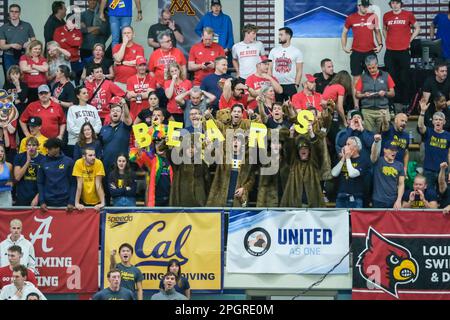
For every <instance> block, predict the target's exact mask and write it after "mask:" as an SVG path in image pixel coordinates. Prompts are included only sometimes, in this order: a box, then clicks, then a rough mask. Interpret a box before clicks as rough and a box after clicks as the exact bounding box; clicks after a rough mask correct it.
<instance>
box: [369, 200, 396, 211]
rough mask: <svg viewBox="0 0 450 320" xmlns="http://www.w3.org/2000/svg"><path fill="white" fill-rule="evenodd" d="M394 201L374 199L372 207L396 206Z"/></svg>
mask: <svg viewBox="0 0 450 320" xmlns="http://www.w3.org/2000/svg"><path fill="white" fill-rule="evenodd" d="M394 203H395V200H394V202H392V203H388V202H381V201H377V200H372V208H382V209H390V208H392V207H394Z"/></svg>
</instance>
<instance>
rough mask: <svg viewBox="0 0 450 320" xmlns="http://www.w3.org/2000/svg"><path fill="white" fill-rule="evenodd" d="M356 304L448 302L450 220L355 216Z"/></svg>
mask: <svg viewBox="0 0 450 320" xmlns="http://www.w3.org/2000/svg"><path fill="white" fill-rule="evenodd" d="M351 217H352V238H353V240H352V251H353V289H352V298H353V299H355V300H374V299H378V300H400V299H402V300H406V299H408V300H418V299H420V300H425V299H426V300H437V299H440V300H442V299H445V300H450V216H444V215H443V214H442V211H352V212H351Z"/></svg>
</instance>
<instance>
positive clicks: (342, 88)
mask: <svg viewBox="0 0 450 320" xmlns="http://www.w3.org/2000/svg"><path fill="white" fill-rule="evenodd" d="M316 83H317V78H316ZM349 96H350V97H351V96H352V78H351V77H350V75H349V74H348V72H347V71H345V70H343V71H339V72H338V73H337V74H336V75H335V76H334V77H333V80H331V81H330V83H329V85H327V86H326V87H325V89H324V91H323V94H322V99H323V100H325V101H328V100H333V102H334V103H335V105H336V110H335V112H337V113H338V114H339V116H340V117H341V120H342V121H341V123H342V124H343V125H344V126H345V127H346V126H347V119H346V117H345V115H346V114H347V112H348V111H350V110H347V109H346V106H345V105H344V104H345V101H346V99H347V97H349Z"/></svg>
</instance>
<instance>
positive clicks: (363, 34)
mask: <svg viewBox="0 0 450 320" xmlns="http://www.w3.org/2000/svg"><path fill="white" fill-rule="evenodd" d="M377 19H378V18H377V16H376V15H375V14H374V13H371V14H366V15H364V16H362V15H360V14H359V13H357V12H356V13H353V14H351V15H349V16H348V17H347V19H346V20H345V27H346V28H347V29H352V31H353V44H352V49H353V50H355V51H358V52H369V51H373V49H374V48H375V42H374V40H373V34H374V32H373V30H374V29H375V28H376V29H378V22H377Z"/></svg>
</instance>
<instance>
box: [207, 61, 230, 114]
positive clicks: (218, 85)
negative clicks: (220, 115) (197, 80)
mask: <svg viewBox="0 0 450 320" xmlns="http://www.w3.org/2000/svg"><path fill="white" fill-rule="evenodd" d="M227 71H228V63H227V57H225V56H221V57H217V58H215V59H214V72H213V73H212V74H210V75H207V76H206V77H204V78H203V80H202V83H201V86H200V89H202V90H203V91H206V92H209V93H212V94H213V95H214V96H215V97H216V100H215V101H214V103H212V107H213V109H214V110H216V111H217V110H218V108H219V99H220V97H221V96H222V89H223V85H224V82H225V80H226V79H229V78H231V76H230V75H229V74H228V73H227Z"/></svg>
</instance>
